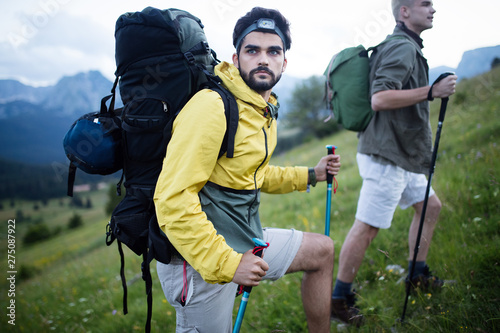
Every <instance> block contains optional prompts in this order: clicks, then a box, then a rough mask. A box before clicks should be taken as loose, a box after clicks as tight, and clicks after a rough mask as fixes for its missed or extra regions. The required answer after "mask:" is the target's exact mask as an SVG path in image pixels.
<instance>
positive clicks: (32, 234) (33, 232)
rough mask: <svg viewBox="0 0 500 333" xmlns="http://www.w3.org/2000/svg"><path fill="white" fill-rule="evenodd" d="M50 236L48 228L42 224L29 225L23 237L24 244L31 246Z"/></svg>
mask: <svg viewBox="0 0 500 333" xmlns="http://www.w3.org/2000/svg"><path fill="white" fill-rule="evenodd" d="M51 236H52V234H51V232H50V230H49V227H48V226H47V225H46V224H45V223H44V222H37V223H34V224H31V225H30V226H29V227H28V230H27V231H26V234H25V235H24V237H23V242H24V243H25V244H33V243H36V242H40V241H43V240H45V239H48V238H50V237H51Z"/></svg>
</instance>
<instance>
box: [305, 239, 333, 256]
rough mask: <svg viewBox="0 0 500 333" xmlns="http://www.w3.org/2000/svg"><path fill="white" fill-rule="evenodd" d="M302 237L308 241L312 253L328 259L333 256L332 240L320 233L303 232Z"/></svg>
mask: <svg viewBox="0 0 500 333" xmlns="http://www.w3.org/2000/svg"><path fill="white" fill-rule="evenodd" d="M304 239H305V240H306V241H307V242H308V243H309V244H308V245H309V248H310V249H311V250H312V251H311V252H312V255H313V256H315V257H317V258H324V260H330V259H333V258H334V256H335V255H334V252H335V246H334V243H333V240H332V239H331V238H330V237H328V236H325V235H322V234H314V233H304Z"/></svg>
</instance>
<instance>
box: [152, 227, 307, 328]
mask: <svg viewBox="0 0 500 333" xmlns="http://www.w3.org/2000/svg"><path fill="white" fill-rule="evenodd" d="M263 231H264V237H263V238H264V241H265V242H268V243H269V247H268V248H267V249H265V250H264V257H263V258H264V260H265V261H266V262H267V263H268V265H269V271H267V273H266V276H265V277H264V279H267V280H277V279H279V278H280V277H282V276H283V275H284V274H285V273H286V271H287V269H288V267H290V265H291V263H292V261H293V259H294V258H295V256H296V254H297V251H298V250H299V248H300V245H301V244H302V238H303V233H302V232H301V231H297V230H294V229H275V228H265V229H264V230H263ZM157 271H158V277H159V279H160V283H161V286H162V289H163V292H164V293H165V297H166V298H167V301H168V302H169V303H170V304H171V305H172V306H173V307H174V308H175V311H176V316H177V326H176V327H177V328H176V332H177V333H187V332H203V333H212V332H213V333H225V332H228V333H230V332H231V331H232V326H233V323H232V314H233V306H234V300H235V295H236V290H237V287H238V285H236V284H235V283H232V282H231V283H227V284H223V285H222V284H210V283H206V282H205V281H203V279H202V278H201V275H200V274H199V273H198V272H196V271H195V270H194V269H193V268H192V267H191V266H190V265H189V264H186V276H187V297H186V302H185V305H184V306H182V305H181V303H180V299H181V294H182V290H183V286H184V283H183V271H184V265H183V261H181V260H180V259H177V258H176V259H174V260H173V261H172V262H171V263H170V264H169V265H165V264H162V263H160V262H158V264H157Z"/></svg>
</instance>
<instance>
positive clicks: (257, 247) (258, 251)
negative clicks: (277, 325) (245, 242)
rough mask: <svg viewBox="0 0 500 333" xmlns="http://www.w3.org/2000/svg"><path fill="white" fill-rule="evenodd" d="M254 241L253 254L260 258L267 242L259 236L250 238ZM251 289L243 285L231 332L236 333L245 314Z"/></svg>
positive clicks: (267, 244)
mask: <svg viewBox="0 0 500 333" xmlns="http://www.w3.org/2000/svg"><path fill="white" fill-rule="evenodd" d="M252 240H253V242H254V248H253V252H252V253H253V254H255V255H256V256H257V257H261V258H262V252H263V251H264V249H265V248H266V247H268V246H269V243H266V242H264V241H263V240H262V239H259V238H252ZM251 291H252V287H243V296H242V298H241V302H240V307H239V309H238V315H237V316H236V320H235V322H234V328H233V333H238V332H239V331H240V328H241V323H242V322H243V316H244V315H245V310H246V308H247V303H248V298H249V297H250V292H251Z"/></svg>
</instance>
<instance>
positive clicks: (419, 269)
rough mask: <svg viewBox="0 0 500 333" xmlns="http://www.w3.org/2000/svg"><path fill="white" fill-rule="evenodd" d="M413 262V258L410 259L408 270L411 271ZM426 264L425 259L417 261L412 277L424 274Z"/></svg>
mask: <svg viewBox="0 0 500 333" xmlns="http://www.w3.org/2000/svg"><path fill="white" fill-rule="evenodd" d="M412 262H413V261H412V260H409V261H408V272H410V271H411V264H412ZM425 266H426V264H425V261H415V270H414V271H413V276H412V278H413V277H415V276H418V275H422V274H424V269H425Z"/></svg>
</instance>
